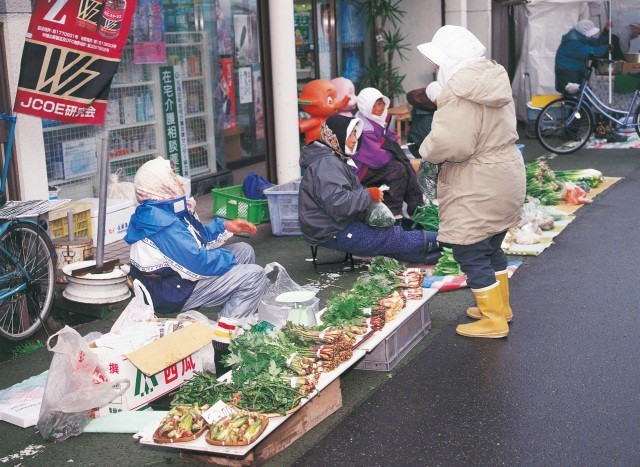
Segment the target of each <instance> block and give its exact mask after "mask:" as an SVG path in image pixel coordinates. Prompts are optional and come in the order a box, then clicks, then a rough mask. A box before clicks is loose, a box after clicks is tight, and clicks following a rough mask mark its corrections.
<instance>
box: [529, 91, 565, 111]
mask: <svg viewBox="0 0 640 467" xmlns="http://www.w3.org/2000/svg"><path fill="white" fill-rule="evenodd" d="M561 97H562V95H561V94H534V95H533V96H531V107H538V108H540V109H541V108H542V107H544V106H545V105H547V104H548V103H549V102H551V101H555V100H556V99H560V98H561Z"/></svg>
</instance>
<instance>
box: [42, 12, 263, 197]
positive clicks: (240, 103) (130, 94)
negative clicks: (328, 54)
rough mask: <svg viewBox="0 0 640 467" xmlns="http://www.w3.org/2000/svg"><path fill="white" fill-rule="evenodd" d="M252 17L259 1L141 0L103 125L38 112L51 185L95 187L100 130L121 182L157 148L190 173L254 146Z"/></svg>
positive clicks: (252, 152)
mask: <svg viewBox="0 0 640 467" xmlns="http://www.w3.org/2000/svg"><path fill="white" fill-rule="evenodd" d="M258 24H259V22H258V6H257V0H218V1H213V2H208V3H201V2H200V1H180V0H178V1H176V0H174V1H171V0H139V1H138V3H137V9H136V17H135V20H134V26H133V27H132V31H131V34H130V41H129V43H130V45H128V46H127V47H126V48H125V50H124V53H123V57H122V61H121V63H120V65H119V67H118V71H117V73H116V75H115V77H114V80H113V83H112V86H111V91H110V94H109V102H108V105H107V113H108V117H107V119H106V122H105V124H104V126H102V127H100V126H89V125H68V124H64V125H62V124H60V123H59V122H57V121H46V120H45V121H43V131H44V140H45V156H46V161H47V176H48V179H49V184H50V185H57V186H60V187H61V188H62V190H61V193H60V195H59V196H61V197H68V198H72V199H78V198H82V197H94V196H97V190H98V187H97V170H98V163H97V161H98V155H99V154H101V141H102V137H103V136H106V138H107V156H108V157H109V164H110V171H111V173H112V174H113V173H116V172H118V173H120V174H121V176H122V179H123V180H128V181H132V180H133V177H134V176H135V173H136V171H137V169H138V167H140V165H142V164H143V163H144V162H146V161H148V160H150V159H152V158H154V157H157V156H158V155H160V156H163V157H167V158H170V159H172V160H173V161H174V162H175V163H176V167H177V168H178V171H179V172H181V173H182V174H183V175H185V176H188V177H191V178H192V179H198V178H206V177H208V176H211V175H212V174H214V173H215V172H217V171H218V170H220V169H221V168H224V167H226V166H227V164H228V163H229V162H234V161H240V160H242V159H250V158H251V157H254V156H258V155H262V154H263V153H264V152H265V148H266V143H265V128H264V116H263V109H262V102H263V99H262V70H261V61H260V53H259V50H260V47H259V30H258ZM78 161H81V163H79V162H78Z"/></svg>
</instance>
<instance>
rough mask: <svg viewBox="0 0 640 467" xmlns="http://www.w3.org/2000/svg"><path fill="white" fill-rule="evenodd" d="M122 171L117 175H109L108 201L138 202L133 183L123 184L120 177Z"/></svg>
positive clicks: (119, 170) (117, 172)
mask: <svg viewBox="0 0 640 467" xmlns="http://www.w3.org/2000/svg"><path fill="white" fill-rule="evenodd" d="M121 174H122V170H121V169H118V170H117V171H116V173H114V174H111V175H109V184H108V185H107V199H130V200H131V201H135V200H136V188H135V186H134V184H133V183H132V182H121V181H120V175H121Z"/></svg>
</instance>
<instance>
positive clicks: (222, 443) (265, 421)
mask: <svg viewBox="0 0 640 467" xmlns="http://www.w3.org/2000/svg"><path fill="white" fill-rule="evenodd" d="M227 418H228V417H227ZM260 418H261V419H262V426H261V427H260V429H259V430H258V431H257V432H256V434H255V435H253V436H252V437H251V438H250V439H248V440H244V441H216V440H213V439H211V438H209V434H210V433H211V431H209V433H207V435H206V436H205V437H204V440H205V441H206V442H207V443H209V444H212V445H213V446H247V445H249V444H251V443H253V442H255V440H257V439H258V438H259V437H260V435H261V434H262V433H264V430H266V428H267V425H268V424H269V418H268V417H266V416H264V415H260Z"/></svg>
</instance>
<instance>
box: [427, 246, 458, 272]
mask: <svg viewBox="0 0 640 467" xmlns="http://www.w3.org/2000/svg"><path fill="white" fill-rule="evenodd" d="M461 274H462V270H461V269H460V265H459V264H458V262H457V261H456V260H455V259H453V250H452V249H451V248H446V247H445V248H443V249H442V256H441V257H440V259H439V260H438V262H437V263H436V266H435V267H434V268H433V269H432V275H434V276H459V275H461Z"/></svg>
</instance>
